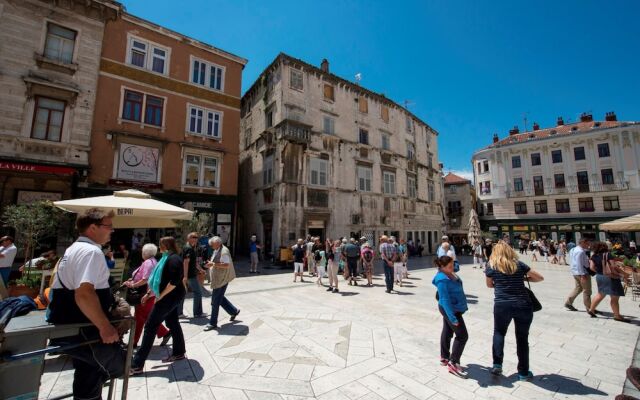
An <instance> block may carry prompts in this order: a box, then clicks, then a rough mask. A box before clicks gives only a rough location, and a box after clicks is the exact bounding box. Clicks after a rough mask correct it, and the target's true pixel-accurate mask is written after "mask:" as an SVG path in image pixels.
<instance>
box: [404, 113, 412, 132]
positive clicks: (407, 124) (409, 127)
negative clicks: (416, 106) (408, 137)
mask: <svg viewBox="0 0 640 400" xmlns="http://www.w3.org/2000/svg"><path fill="white" fill-rule="evenodd" d="M404 121H405V124H404V125H405V129H406V130H407V133H413V119H412V118H411V117H410V116H409V115H407V116H406V117H405V118H404Z"/></svg>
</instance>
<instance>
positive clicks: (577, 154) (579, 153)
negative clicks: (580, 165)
mask: <svg viewBox="0 0 640 400" xmlns="http://www.w3.org/2000/svg"><path fill="white" fill-rule="evenodd" d="M573 158H574V160H576V161H580V160H584V159H585V158H586V157H585V155H584V147H582V146H580V147H574V148H573Z"/></svg>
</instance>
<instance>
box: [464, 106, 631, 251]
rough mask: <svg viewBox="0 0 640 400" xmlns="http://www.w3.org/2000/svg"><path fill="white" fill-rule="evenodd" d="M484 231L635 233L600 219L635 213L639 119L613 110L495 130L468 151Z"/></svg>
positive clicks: (512, 235) (514, 234)
mask: <svg viewBox="0 0 640 400" xmlns="http://www.w3.org/2000/svg"><path fill="white" fill-rule="evenodd" d="M472 163H473V166H474V175H475V184H476V188H477V193H478V210H479V215H480V220H481V223H482V226H483V230H485V231H487V230H488V231H492V232H494V233H495V234H496V235H498V236H499V237H501V238H505V239H509V240H512V241H514V240H517V239H518V238H520V237H521V236H523V237H530V238H533V239H535V238H539V237H546V238H549V239H553V240H559V239H563V238H564V239H566V240H578V239H579V238H580V237H587V238H590V239H597V240H604V238H605V236H613V238H614V239H619V240H622V241H625V240H630V239H632V238H633V237H634V236H635V237H636V239H640V237H637V236H638V234H637V232H636V233H630V234H627V233H625V234H616V233H605V232H603V231H601V230H600V229H599V224H601V223H604V222H608V221H611V220H614V219H617V218H621V217H625V216H630V215H634V214H637V213H640V124H639V123H637V122H629V121H627V122H625V121H618V120H617V117H616V115H615V114H614V113H613V112H610V113H607V114H606V116H605V119H604V120H600V121H594V119H593V116H592V115H591V114H587V113H585V114H582V116H581V117H580V121H577V122H574V123H567V124H566V123H564V120H563V118H562V117H560V118H558V120H557V123H556V125H555V126H553V127H550V128H546V129H541V128H540V126H539V125H538V124H537V123H534V125H533V130H532V131H529V132H520V131H519V130H518V128H517V127H514V129H512V130H511V131H510V132H509V136H508V137H506V138H504V139H500V138H499V137H498V136H497V135H495V136H494V139H493V143H492V144H491V145H489V146H487V147H485V148H483V149H480V150H478V151H476V152H475V153H474V155H473V159H472Z"/></svg>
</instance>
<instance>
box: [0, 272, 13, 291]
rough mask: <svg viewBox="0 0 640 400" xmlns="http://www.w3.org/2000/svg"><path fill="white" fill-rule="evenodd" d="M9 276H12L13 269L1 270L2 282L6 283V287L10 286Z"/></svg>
mask: <svg viewBox="0 0 640 400" xmlns="http://www.w3.org/2000/svg"><path fill="white" fill-rule="evenodd" d="M9 275H11V268H10V267H7V268H0V276H2V281H3V282H4V286H5V287H7V286H8V285H9Z"/></svg>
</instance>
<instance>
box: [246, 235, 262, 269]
mask: <svg viewBox="0 0 640 400" xmlns="http://www.w3.org/2000/svg"><path fill="white" fill-rule="evenodd" d="M260 248H261V247H260V244H258V237H257V236H256V235H251V240H250V241H249V257H250V258H251V266H250V267H249V272H250V273H254V274H257V273H258V261H259V260H260V258H259V257H258V251H259V250H260Z"/></svg>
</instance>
